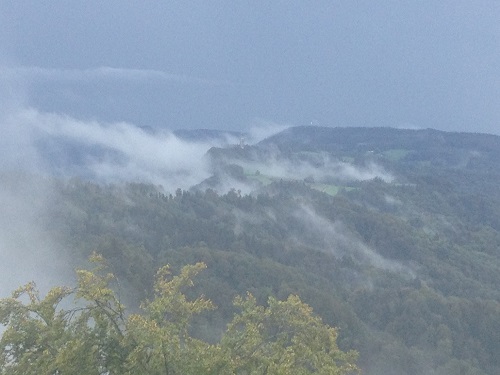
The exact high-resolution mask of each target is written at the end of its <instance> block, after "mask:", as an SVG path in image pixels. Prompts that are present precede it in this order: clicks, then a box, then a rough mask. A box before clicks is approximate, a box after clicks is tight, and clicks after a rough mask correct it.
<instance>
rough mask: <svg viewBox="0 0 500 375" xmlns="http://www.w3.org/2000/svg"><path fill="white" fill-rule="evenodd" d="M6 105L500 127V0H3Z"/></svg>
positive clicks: (154, 122) (187, 122)
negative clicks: (293, 0) (147, 0)
mask: <svg viewBox="0 0 500 375" xmlns="http://www.w3.org/2000/svg"><path fill="white" fill-rule="evenodd" d="M0 66H1V67H0V69H1V71H0V80H1V81H0V84H1V85H2V92H1V93H0V100H2V107H6V106H8V105H7V104H6V103H8V104H9V105H13V104H12V103H15V105H23V106H27V107H34V108H36V109H37V110H40V111H44V112H47V111H48V112H51V111H54V112H58V113H64V114H67V115H70V116H72V117H75V118H77V119H80V120H85V121H86V120H99V121H121V120H125V121H128V122H131V123H134V124H137V125H149V126H154V127H166V128H170V129H177V128H219V129H238V130H243V129H245V128H246V127H248V126H250V124H251V123H252V122H254V121H255V120H256V119H258V120H264V121H271V122H275V123H285V124H290V125H304V124H309V123H311V122H313V123H314V124H318V125H324V126H392V127H412V128H427V127H432V128H437V129H443V130H457V131H479V132H489V133H496V134H500V1H498V0H490V1H486V0H485V1H481V0H476V1H470V0H466V1H462V0H450V1H448V0H441V1H436V0H428V1H426V0H419V1H417V0H414V1H404V0H395V1H387V0H381V1H373V0H369V1H353V0H345V1H333V0H329V1H295V2H292V1H273V2H270V1H225V2H222V1H155V2H153V1H151V2H145V1H129V0H119V1H118V0H106V1H102V0H99V1H97V0H85V1H67V0H51V1H39V0H25V1H23V0H16V1H14V0H12V1H7V0H0Z"/></svg>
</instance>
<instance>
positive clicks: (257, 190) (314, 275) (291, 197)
mask: <svg viewBox="0 0 500 375" xmlns="http://www.w3.org/2000/svg"><path fill="white" fill-rule="evenodd" d="M207 157H208V158H209V160H210V165H211V172H212V175H211V176H210V177H209V178H207V179H205V180H204V181H202V182H201V183H199V184H196V185H195V186H193V187H192V188H191V189H178V190H177V191H167V190H165V189H164V188H163V187H161V186H159V185H156V184H150V183H141V182H129V183H123V184H102V183H97V182H93V181H86V180H82V179H79V178H73V179H66V178H57V179H56V178H51V182H50V186H51V189H52V193H51V198H50V200H49V204H48V205H47V209H44V210H40V212H39V216H38V217H37V222H39V223H42V224H43V225H42V229H43V231H44V233H45V234H46V235H47V236H49V237H51V238H53V239H54V240H55V241H56V242H57V243H59V244H61V245H62V246H61V247H63V248H65V249H66V250H65V252H66V256H68V255H69V258H71V259H72V265H71V266H75V265H77V264H80V263H81V262H84V260H85V259H86V258H87V257H88V255H89V254H90V253H91V252H92V251H94V250H97V251H98V252H99V253H101V254H103V255H104V257H106V258H107V259H108V260H109V262H110V265H111V267H112V269H113V270H114V272H116V274H117V275H118V276H119V278H120V280H121V285H122V288H123V290H122V291H121V293H122V295H123V297H124V298H125V299H126V300H127V301H128V302H129V303H130V304H132V305H133V304H134V303H136V302H137V301H139V300H142V299H144V297H148V296H151V287H152V282H153V275H154V271H155V270H156V269H157V268H159V267H161V266H162V265H164V264H167V263H168V264H170V265H171V266H172V267H173V268H174V269H175V270H178V269H180V268H181V266H182V265H185V264H190V263H194V262H198V261H203V262H205V263H206V264H207V266H208V268H207V270H206V271H205V272H204V273H202V274H201V275H200V282H199V284H198V286H197V289H195V291H194V293H200V292H201V293H203V294H204V295H205V296H206V297H208V298H210V299H211V300H212V301H213V302H214V303H215V304H216V305H218V306H219V309H218V310H217V312H216V313H215V314H214V315H210V316H208V315H203V316H201V318H199V319H198V320H197V321H196V322H195V325H194V327H193V328H192V329H193V330H194V331H195V332H196V334H197V335H199V336H200V337H203V338H205V339H208V340H214V339H216V338H217V337H219V335H220V333H221V332H222V331H223V329H224V327H225V324H226V323H227V321H228V320H229V318H230V317H231V316H232V314H233V313H234V311H233V310H232V307H231V300H232V299H233V298H234V296H235V295H237V294H242V293H245V292H246V291H250V292H252V293H253V294H254V295H255V296H256V297H257V299H258V301H259V302H260V303H265V301H266V299H267V297H268V296H271V295H272V296H276V297H278V298H280V299H283V298H286V297H287V296H288V295H289V294H298V295H299V296H300V297H301V298H302V300H303V301H305V302H306V303H308V304H310V305H311V306H312V307H313V308H314V311H315V312H317V313H318V314H319V315H320V316H321V317H322V318H323V319H324V321H325V322H326V323H328V324H331V325H333V326H336V327H338V328H339V332H340V336H339V346H340V347H341V349H342V350H349V349H354V350H357V351H358V352H359V354H360V358H359V366H360V367H361V368H362V369H363V373H364V374H368V375H378V374H408V375H421V374H435V375H445V374H450V375H451V374H487V375H493V374H498V373H500V358H499V357H498V353H499V352H500V333H499V331H498V329H497V328H498V326H500V288H499V287H500V252H499V249H500V192H499V190H498V186H499V185H500V173H499V172H498V171H497V168H496V161H497V160H499V157H500V137H497V136H492V135H485V134H466V133H446V132H441V131H435V130H430V129H427V130H399V129H389V128H318V127H299V128H290V129H287V130H285V131H283V132H281V133H278V134H276V135H274V136H272V137H270V138H267V139H265V140H263V141H262V142H260V143H258V144H256V145H245V146H242V147H241V146H231V147H226V148H212V149H210V150H209V152H208V154H207ZM9 178H10V177H9V176H7V175H5V176H4V181H6V180H8V179H9Z"/></svg>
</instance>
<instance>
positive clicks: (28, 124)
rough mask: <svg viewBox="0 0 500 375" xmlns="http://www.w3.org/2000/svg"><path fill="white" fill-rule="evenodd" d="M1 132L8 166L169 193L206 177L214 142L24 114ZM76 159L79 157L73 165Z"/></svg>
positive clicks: (6, 122) (7, 120) (31, 111)
mask: <svg viewBox="0 0 500 375" xmlns="http://www.w3.org/2000/svg"><path fill="white" fill-rule="evenodd" d="M4 129H5V131H6V133H5V137H4V138H3V141H2V143H5V145H6V147H8V148H7V150H9V155H10V156H9V158H8V159H9V160H8V161H9V164H10V165H11V166H12V167H24V168H27V169H30V168H31V167H32V166H36V168H37V169H39V168H46V169H50V168H51V167H53V166H54V165H56V166H57V167H58V168H63V169H64V168H65V167H67V168H68V169H69V172H71V173H74V174H82V175H84V176H90V177H95V178H97V179H98V180H100V181H103V182H117V181H144V182H149V183H153V184H157V185H163V186H164V188H165V189H166V190H169V191H173V190H175V189H176V188H178V187H181V188H184V189H188V188H189V187H191V186H192V185H194V184H196V183H199V182H201V181H202V180H203V179H205V178H207V177H209V175H210V173H209V170H208V166H207V163H206V161H205V158H204V155H205V153H206V151H207V150H208V149H209V148H210V147H211V146H212V145H213V143H203V142H186V141H183V140H181V139H179V138H177V137H175V136H174V135H173V134H171V133H158V134H150V133H148V132H146V131H143V130H142V129H141V128H138V127H136V126H134V125H131V124H127V123H109V124H107V123H100V122H96V121H80V120H77V119H74V118H72V117H69V116H66V115H60V114H53V113H43V112H40V111H37V110H35V109H23V110H19V111H17V112H16V113H12V114H10V115H9V116H7V117H5V118H4ZM68 145H69V146H68ZM20 150H23V152H20ZM75 154H81V155H80V159H79V160H78V161H77V163H76V164H77V165H75V163H73V161H74V160H73V159H74V158H75ZM4 164H5V161H4ZM60 172H63V173H68V170H66V171H65V170H62V171H60Z"/></svg>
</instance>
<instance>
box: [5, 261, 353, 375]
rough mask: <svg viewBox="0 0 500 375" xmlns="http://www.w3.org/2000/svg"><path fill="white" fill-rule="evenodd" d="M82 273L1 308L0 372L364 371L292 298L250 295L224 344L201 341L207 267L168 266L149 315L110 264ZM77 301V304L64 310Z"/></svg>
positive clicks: (27, 290) (31, 289)
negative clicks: (194, 293) (197, 290)
mask: <svg viewBox="0 0 500 375" xmlns="http://www.w3.org/2000/svg"><path fill="white" fill-rule="evenodd" d="M91 261H92V262H93V263H94V264H96V266H95V267H94V268H93V269H92V270H90V271H88V270H78V271H77V276H78V283H77V286H76V287H75V288H73V289H71V288H64V287H56V288H53V289H51V290H50V291H49V292H48V293H47V295H46V296H45V298H43V299H42V298H40V295H39V292H38V291H37V289H36V286H35V284H34V283H29V284H27V285H25V286H24V287H21V288H19V289H18V290H16V291H15V292H14V293H13V294H12V297H10V298H4V299H1V300H0V323H1V324H2V325H4V326H5V332H4V333H3V334H2V337H1V339H0V374H2V375H10V374H47V375H48V374H51V375H52V374H54V375H55V374H137V373H141V374H168V375H172V374H214V375H215V374H314V373H317V374H334V375H336V374H337V375H343V374H350V373H354V372H357V368H356V366H355V364H354V361H355V359H356V353H353V352H349V353H344V352H342V351H341V350H339V349H338V347H337V344H336V339H337V332H336V331H335V329H333V328H331V327H328V326H326V325H325V324H323V323H322V321H321V319H320V318H319V317H317V316H314V315H313V314H312V309H311V308H310V307H309V306H308V305H306V304H304V303H303V302H301V301H300V299H299V298H298V297H297V296H290V297H289V298H288V299H287V300H286V301H278V300H276V299H274V298H269V301H268V306H267V307H265V306H259V305H257V303H256V299H255V298H254V297H253V296H252V295H251V294H248V295H247V296H246V297H245V298H243V297H238V298H236V300H235V304H236V306H238V307H239V308H240V309H241V312H240V313H239V314H236V315H235V317H234V319H233V321H232V322H231V323H230V324H229V325H228V329H227V331H226V333H225V334H224V335H223V337H222V339H221V341H220V342H219V343H214V344H211V343H207V342H205V341H203V340H200V339H197V338H195V337H192V336H191V334H190V321H191V319H192V317H193V316H194V315H195V314H199V313H201V312H203V311H207V310H211V309H213V308H214V306H213V304H212V302H211V301H210V300H208V299H206V298H205V297H203V296H199V297H197V298H195V299H192V300H190V299H188V298H187V297H186V295H185V294H184V293H185V289H186V288H188V287H190V286H192V285H193V279H194V277H195V276H196V275H197V274H198V273H199V272H200V271H201V270H203V269H204V268H205V267H206V266H205V265H204V264H203V263H197V264H194V265H188V266H185V267H183V268H182V270H181V271H180V273H179V274H178V275H176V276H172V275H171V273H170V269H169V267H168V266H164V267H162V268H160V270H159V271H158V273H157V275H156V279H155V288H154V290H155V295H154V298H153V299H152V300H151V301H146V302H144V303H143V304H142V306H141V307H142V313H134V314H129V315H127V314H126V311H125V308H124V306H123V305H122V304H121V303H120V301H119V300H118V298H117V297H116V294H115V293H114V292H113V290H112V288H111V283H112V282H113V280H114V276H113V275H112V274H111V273H108V272H107V271H106V267H105V265H104V259H103V258H102V257H101V256H99V255H96V254H94V255H93V256H92V257H91ZM70 296H74V297H75V298H76V300H75V302H74V305H73V306H72V307H71V308H70V309H68V310H65V309H62V308H60V304H61V301H63V299H65V298H68V297H70Z"/></svg>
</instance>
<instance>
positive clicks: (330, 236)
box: [295, 205, 415, 278]
mask: <svg viewBox="0 0 500 375" xmlns="http://www.w3.org/2000/svg"><path fill="white" fill-rule="evenodd" d="M295 216H296V218H297V219H298V220H299V221H301V222H302V223H303V225H304V233H305V234H306V235H307V236H309V237H310V238H314V243H315V244H316V246H317V247H318V248H319V249H320V250H323V251H326V252H329V253H331V254H333V255H334V256H336V257H338V258H342V257H344V256H347V255H349V256H352V257H353V258H355V259H357V260H358V261H361V262H364V263H368V264H370V265H371V266H373V267H376V268H379V269H382V270H385V271H390V272H394V273H401V274H405V275H407V276H409V277H411V278H413V277H415V275H414V273H413V271H412V270H411V269H409V268H408V267H407V266H405V265H403V264H401V263H400V262H397V261H395V260H391V259H386V258H384V257H383V256H382V255H380V254H379V253H377V252H376V251H375V250H373V249H371V248H370V247H369V246H368V245H366V244H364V243H363V242H362V241H361V240H360V239H359V238H357V237H356V236H355V235H354V234H352V233H349V230H348V229H347V228H346V227H345V226H344V225H343V224H342V223H341V222H331V221H329V220H328V219H326V218H324V217H321V216H320V215H318V214H317V213H316V212H315V211H314V210H313V209H312V208H311V207H308V206H305V205H302V206H300V207H299V208H298V209H297V211H296V214H295ZM298 240H300V239H298Z"/></svg>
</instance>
